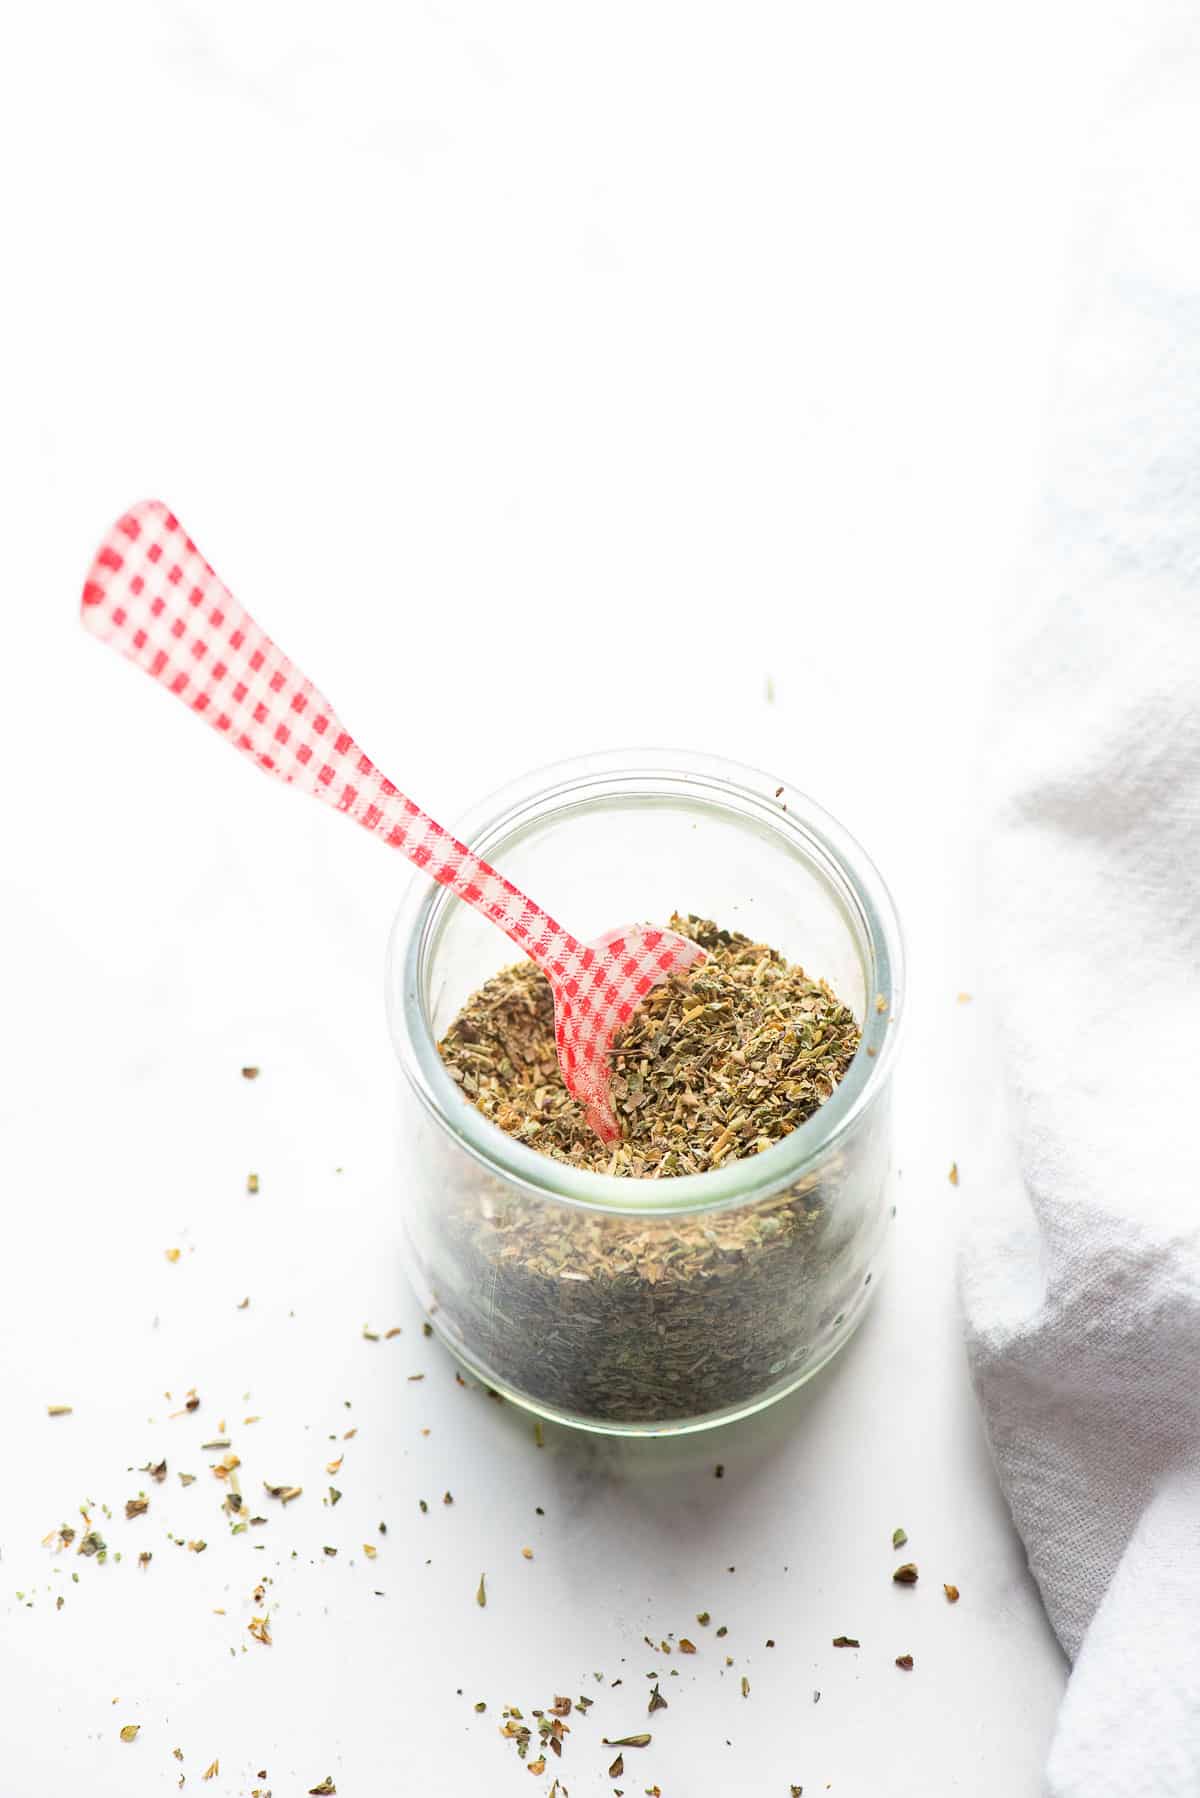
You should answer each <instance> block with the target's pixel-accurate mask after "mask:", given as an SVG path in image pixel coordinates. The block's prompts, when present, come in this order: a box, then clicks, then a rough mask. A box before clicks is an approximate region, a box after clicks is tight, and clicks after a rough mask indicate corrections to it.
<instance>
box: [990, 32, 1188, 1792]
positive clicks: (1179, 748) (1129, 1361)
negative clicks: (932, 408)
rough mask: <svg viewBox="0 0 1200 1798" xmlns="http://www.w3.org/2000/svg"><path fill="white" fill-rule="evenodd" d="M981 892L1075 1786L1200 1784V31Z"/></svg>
mask: <svg viewBox="0 0 1200 1798" xmlns="http://www.w3.org/2000/svg"><path fill="white" fill-rule="evenodd" d="M1100 148H1101V151H1102V156H1101V160H1100V163H1099V165H1098V167H1097V170H1096V181H1095V184H1094V192H1093V193H1092V195H1091V212H1090V216H1089V220H1088V225H1087V229H1086V230H1085V231H1084V233H1083V234H1082V241H1081V251H1082V258H1081V261H1080V264H1079V280H1078V283H1077V293H1076V304H1075V306H1074V308H1073V311H1072V315H1071V317H1070V319H1069V321H1068V327H1067V332H1066V348H1065V351H1064V354H1063V358H1062V369H1061V380H1060V381H1059V384H1058V393H1057V398H1056V408H1055V442H1054V447H1053V451H1052V457H1051V478H1050V480H1049V483H1048V490H1047V495H1046V504H1045V507H1044V510H1043V513H1042V518H1041V524H1040V528H1039V541H1038V545H1037V553H1036V558H1035V566H1034V578H1033V579H1032V580H1031V581H1030V582H1029V584H1028V591H1027V592H1026V594H1025V595H1024V596H1023V598H1022V599H1021V600H1020V601H1019V602H1018V604H1017V606H1016V607H1015V608H1014V615H1013V617H1012V619H1011V620H1009V621H1006V624H1005V638H1006V643H1005V651H1004V654H1005V659H1006V664H1007V666H1006V670H1005V675H1004V678H1003V680H1002V683H1001V701H1002V703H1001V706H1000V708H999V718H1000V723H999V725H998V726H997V729H996V730H995V732H994V734H993V737H992V740H991V742H990V744H989V747H988V761H989V765H990V771H991V776H992V788H993V791H992V794H991V798H990V801H989V804H988V807H987V808H986V813H985V815H986V816H987V817H988V819H989V830H988V841H987V845H986V848H985V852H984V866H985V870H986V876H985V888H984V895H985V896H984V913H985V924H986V932H987V937H986V940H987V943H988V959H989V960H990V962H991V964H992V966H991V976H990V991H991V994H992V996H993V998H994V1000H995V1007H996V1013H997V1016H998V1019H999V1025H1000V1030H999V1042H1000V1052H1001V1059H1002V1065H1003V1069H1004V1074H1005V1084H1006V1086H1007V1091H1008V1099H1009V1107H1008V1110H1009V1118H1010V1123H1011V1140H1012V1143H1013V1144H1015V1154H1012V1153H1011V1150H1010V1157H1011V1165H1010V1167H1009V1169H1008V1171H1007V1173H1005V1171H1004V1170H1003V1169H1002V1168H1001V1167H1000V1166H999V1165H997V1166H994V1167H993V1168H991V1169H990V1170H988V1173H987V1177H986V1178H984V1177H980V1178H972V1179H971V1180H970V1181H969V1182H968V1183H967V1184H965V1185H964V1188H963V1193H964V1199H968V1200H969V1202H970V1205H971V1209H970V1211H969V1213H968V1233H967V1235H968V1240H967V1245H966V1252H965V1255H964V1263H963V1299H964V1308H965V1313H966V1319H967V1332H968V1344H969V1351H970V1355H971V1361H972V1366H973V1370H974V1375H975V1379H976V1384H977V1389H978V1392H979V1396H980V1399H981V1402H982V1406H983V1411H984V1416H985V1421H986V1425H987V1429H988V1432H989V1436H990V1439H991V1443H992V1448H993V1452H994V1456H995V1460H996V1463H997V1466H998V1468H999V1472H1000V1477H1001V1479H1002V1481H1003V1484H1004V1487H1005V1490H1006V1492H1007V1495H1008V1499H1009V1502H1010V1505H1011V1507H1012V1512H1013V1516H1014V1518H1015V1520H1016V1523H1017V1527H1018V1529H1019V1530H1020V1531H1021V1534H1022V1537H1023V1539H1024V1541H1025V1544H1026V1547H1027V1550H1028V1554H1029V1562H1030V1566H1031V1568H1032V1570H1033V1573H1034V1576H1035V1578H1036V1579H1037V1581H1038V1584H1039V1587H1040V1589H1041V1592H1042V1595H1043V1597H1044V1600H1045V1603H1046V1608H1047V1611H1048V1613H1049V1616H1050V1619H1051V1622H1052V1623H1053V1625H1054V1628H1055V1630H1056V1631H1057V1633H1058V1636H1059V1638H1060V1640H1061V1642H1062V1644H1063V1647H1064V1649H1065V1650H1066V1652H1067V1654H1068V1655H1069V1656H1070V1657H1071V1659H1072V1661H1073V1663H1074V1665H1073V1671H1072V1676H1071V1682H1070V1686H1069V1689H1068V1694H1067V1698H1066V1701H1065V1703H1064V1706H1063V1710H1062V1714H1061V1717H1060V1720H1059V1724H1058V1729H1057V1732H1056V1736H1055V1741H1054V1745H1053V1749H1052V1752H1051V1756H1050V1762H1049V1767H1048V1771H1047V1789H1048V1791H1049V1792H1050V1793H1052V1794H1053V1795H1054V1798H1083V1795H1084V1794H1085V1793H1086V1794H1087V1795H1088V1798H1095V1795H1096V1794H1098V1793H1101V1792H1104V1793H1112V1794H1113V1795H1114V1798H1126V1795H1132V1794H1137V1798H1160V1795H1162V1798H1168V1795H1169V1798H1175V1795H1176V1794H1178V1795H1179V1798H1183V1794H1185V1793H1186V1794H1187V1795H1188V1798H1196V1794H1198V1793H1200V40H1198V36H1197V32H1196V28H1195V26H1194V25H1192V24H1188V23H1186V22H1185V25H1184V27H1183V31H1182V34H1181V35H1177V36H1176V37H1175V38H1174V40H1173V41H1172V42H1170V43H1167V42H1165V41H1164V42H1162V43H1161V44H1160V47H1159V49H1158V50H1157V52H1156V54H1155V55H1154V56H1153V57H1150V58H1148V59H1147V61H1146V62H1145V64H1144V65H1143V66H1142V67H1141V68H1140V69H1138V70H1137V71H1136V72H1135V73H1134V74H1133V76H1132V77H1131V79H1130V80H1129V81H1128V83H1127V84H1126V85H1125V87H1124V89H1123V92H1122V97H1121V100H1120V103H1119V105H1118V106H1117V107H1116V108H1115V110H1114V112H1113V114H1112V116H1111V117H1110V118H1109V120H1108V122H1107V124H1106V127H1105V132H1104V136H1103V141H1102V144H1101V146H1100Z"/></svg>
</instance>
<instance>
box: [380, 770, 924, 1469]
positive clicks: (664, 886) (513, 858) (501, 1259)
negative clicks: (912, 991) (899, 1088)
mask: <svg viewBox="0 0 1200 1798" xmlns="http://www.w3.org/2000/svg"><path fill="white" fill-rule="evenodd" d="M778 786H779V782H778V780H776V779H775V778H774V777H773V776H770V775H767V774H762V773H759V772H757V771H756V770H754V769H751V768H743V767H738V766H736V765H734V764H731V763H727V762H723V761H718V760H716V759H715V758H713V757H709V756H699V755H692V754H682V753H681V754H675V753H664V752H659V751H655V752H639V751H626V752H623V753H613V754H605V755H596V756H588V757H585V758H583V759H580V760H576V761H571V762H564V763H560V764H558V765H556V766H554V767H551V768H547V769H544V770H542V771H540V772H539V773H537V774H533V775H531V776H529V777H527V778H526V779H524V780H522V781H519V782H517V783H516V784H515V785H514V786H511V787H509V788H507V789H505V790H504V791H503V792H501V793H499V794H496V795H494V796H493V797H492V798H491V799H489V800H487V801H486V802H485V803H484V804H483V805H482V806H481V807H480V808H479V810H478V811H477V812H476V813H475V815H474V816H473V817H470V818H468V819H466V820H465V821H464V823H463V825H462V834H463V836H464V837H465V839H466V841H468V842H469V843H470V844H471V845H472V847H473V848H474V849H476V850H478V851H479V853H480V854H482V855H484V856H486V857H487V859H488V860H489V861H491V862H494V863H495V864H496V865H497V866H498V867H499V868H500V869H501V870H502V871H503V872H504V873H505V874H506V875H507V876H508V877H509V878H510V879H511V880H513V881H515V882H516V883H517V884H518V885H519V886H521V887H523V888H524V889H525V890H526V891H527V892H529V893H531V894H532V895H533V896H534V897H535V898H536V899H537V901H538V903H539V904H540V905H544V906H545V907H546V908H547V910H549V911H550V912H551V913H552V914H553V915H554V916H555V917H557V918H559V919H560V920H561V921H562V922H564V923H565V924H566V925H567V926H568V928H569V929H571V930H572V931H574V932H575V933H576V935H578V936H579V937H581V938H583V939H585V940H586V939H587V938H589V937H592V936H595V935H598V934H599V933H600V932H601V931H602V930H603V929H606V928H608V927H610V926H613V925H618V924H625V923H631V922H634V921H636V920H643V919H646V920H653V921H654V922H656V923H664V922H665V921H666V920H667V919H668V918H669V917H670V915H671V913H672V912H673V911H676V910H678V911H681V912H691V913H693V914H695V915H698V916H701V917H705V918H712V919H715V920H716V922H717V923H718V924H720V925H721V926H723V927H725V928H727V929H731V930H737V931H741V932H742V933H743V934H745V935H746V936H748V937H750V938H752V939H753V940H754V941H756V942H763V943H768V944H769V945H770V946H771V947H772V948H774V949H778V950H779V951H780V952H781V953H782V954H783V955H784V956H785V957H786V958H787V959H788V960H789V961H792V962H797V963H799V964H800V965H801V966H803V968H804V969H805V971H806V972H807V973H808V974H809V975H810V976H812V977H815V978H820V979H823V980H825V981H826V982H827V983H828V984H829V986H831V987H832V989H833V991H834V993H835V994H836V995H837V997H838V998H839V999H840V1000H841V1001H842V1002H843V1004H845V1005H847V1006H849V1008H850V1009H851V1010H852V1011H853V1013H854V1015H855V1017H856V1019H857V1020H858V1022H859V1025H860V1027H861V1030H862V1041H861V1044H860V1047H859V1049H858V1052H857V1054H856V1055H855V1057H854V1059H853V1061H852V1062H851V1064H850V1067H849V1068H848V1070H847V1072H846V1074H845V1076H844V1078H843V1079H842V1081H841V1083H840V1085H839V1086H838V1087H837V1088H836V1090H835V1091H834V1093H833V1095H832V1097H831V1098H829V1099H828V1100H827V1101H826V1102H825V1104H823V1105H822V1106H821V1107H820V1108H819V1109H818V1110H817V1111H816V1112H814V1113H813V1115H812V1116H811V1117H810V1118H809V1119H808V1120H807V1121H806V1122H805V1123H803V1124H801V1125H800V1126H799V1128H798V1129H796V1130H794V1131H792V1132H791V1134H790V1135H788V1136H786V1137H784V1138H782V1139H781V1140H780V1141H778V1142H775V1143H773V1144H772V1145H771V1147H770V1148H767V1149H764V1150H763V1151H762V1152H761V1153H759V1154H756V1155H753V1156H750V1157H748V1158H746V1159H743V1160H740V1161H734V1162H731V1163H728V1164H726V1165H723V1166H721V1167H720V1168H717V1169H714V1170H713V1171H712V1172H709V1173H704V1174H691V1175H686V1176H682V1177H674V1178H662V1179H631V1178H616V1177H614V1176H612V1175H608V1174H597V1173H592V1172H587V1171H584V1170H582V1169H579V1168H574V1167H571V1166H568V1165H566V1164H565V1163H563V1162H559V1161H556V1160H554V1159H552V1158H551V1157H550V1156H548V1155H542V1154H539V1153H538V1152H537V1151H536V1150H535V1149H531V1148H529V1147H527V1146H526V1145H524V1144H523V1143H519V1142H517V1141H516V1140H515V1139H514V1138H513V1137H511V1136H508V1135H506V1134H505V1132H503V1131H502V1130H500V1129H499V1128H498V1126H496V1125H495V1124H493V1123H491V1122H490V1121H489V1120H488V1119H487V1118H485V1117H484V1116H483V1115H482V1114H481V1113H480V1112H479V1111H477V1110H476V1108H475V1107H474V1106H473V1105H472V1104H471V1103H470V1102H469V1101H468V1100H467V1099H465V1098H464V1097H463V1095H462V1093H461V1092H460V1091H459V1089H458V1087H457V1086H456V1084H455V1083H454V1081H453V1080H452V1079H451V1078H450V1075H449V1073H448V1072H447V1070H446V1068H445V1066H444V1065H443V1063H442V1060H441V1057H440V1055H439V1054H438V1049H437V1044H438V1041H439V1040H440V1038H441V1037H442V1036H443V1035H444V1034H445V1032H446V1030H447V1028H448V1027H449V1025H450V1024H451V1023H452V1021H453V1019H454V1018H455V1016H456V1015H457V1013H458V1011H459V1010H460V1008H461V1007H462V1005H463V1003H464V1002H465V1000H466V999H467V998H468V997H469V996H470V994H471V993H472V992H473V991H475V989H476V988H478V987H480V986H482V985H483V983H484V981H485V980H487V979H488V978H489V977H490V976H491V975H492V974H494V973H495V972H496V971H497V970H498V969H499V968H500V967H501V966H503V965H505V964H506V963H509V962H511V961H513V960H514V959H515V957H514V953H513V950H512V948H511V947H510V946H509V945H507V944H506V943H505V942H504V940H503V938H502V937H501V935H500V933H499V932H498V931H497V930H496V928H495V926H494V925H492V924H490V923H488V921H487V920H486V919H485V918H483V917H481V916H480V915H479V914H478V913H477V912H476V911H474V910H473V909H471V908H470V907H468V906H465V905H462V904H461V903H460V902H459V901H458V900H457V899H455V898H454V897H453V896H452V895H451V894H449V893H448V892H447V891H446V889H445V888H443V887H440V886H436V885H434V884H433V883H432V882H430V881H428V880H426V879H424V878H423V877H414V880H413V883H412V885H411V887H410V890H409V892H408V895H407V897H406V901H405V903H404V905H403V906H402V907H401V910H400V912H399V914H398V916H397V918H396V922H395V925H394V927H393V930H392V936H391V942H390V945H389V951H388V964H387V998H388V1015H389V1022H390V1027H391V1033H392V1040H393V1042H394V1045H395V1049H396V1054H397V1057H398V1059H399V1062H400V1068H401V1079H400V1082H399V1088H400V1105H399V1117H398V1187H397V1190H398V1194H399V1198H400V1202H401V1204H402V1206H403V1208H404V1223H405V1237H406V1242H407V1249H408V1262H409V1273H410V1277H411V1279H412V1282H413V1285H414V1287H415V1289H416V1292H417V1295H418V1297H419V1299H420V1301H421V1303H422V1304H423V1305H424V1307H425V1308H426V1310H427V1313H428V1315H429V1317H430V1319H431V1320H432V1323H433V1326H434V1328H435V1329H436V1331H437V1332H438V1334H439V1335H440V1336H441V1338H442V1339H443V1341H444V1342H445V1343H446V1344H447V1345H448V1347H449V1348H450V1349H452V1350H453V1352H454V1353H455V1354H456V1355H457V1356H458V1358H459V1359H460V1360H461V1361H462V1362H463V1363H464V1365H465V1366H466V1367H468V1368H469V1369H470V1370H471V1371H472V1372H473V1373H474V1374H476V1375H477V1376H478V1377H479V1378H480V1379H481V1380H483V1381H484V1382H485V1383H486V1384H487V1385H489V1386H492V1387H494V1388H495V1389H496V1390H498V1391H499V1392H502V1393H503V1394H504V1395H505V1396H506V1397H508V1398H510V1399H512V1400H514V1401H515V1402H516V1403H518V1404H521V1405H524V1406H526V1407H528V1408H529V1409H530V1410H532V1411H536V1412H539V1413H541V1414H542V1415H543V1416H546V1417H552V1418H555V1419H556V1420H557V1421H559V1422H560V1423H567V1424H572V1425H576V1426H579V1427H582V1428H585V1429H591V1430H600V1431H606V1432H609V1433H613V1434H625V1435H660V1434H670V1433H673V1432H681V1431H685V1430H695V1429H702V1428H705V1427H707V1426H708V1425H711V1424H716V1423H720V1422H724V1421H726V1420H728V1419H731V1418H734V1417H741V1416H745V1415H746V1414H748V1413H749V1412H752V1411H755V1410H757V1409H759V1408H760V1407H761V1406H763V1405H766V1404H769V1403H770V1402H771V1401H772V1400H774V1399H777V1398H780V1397H782V1396H783V1394H784V1393H786V1392H790V1391H791V1390H792V1388H793V1387H795V1386H797V1385H799V1384H800V1383H801V1382H802V1381H803V1380H806V1379H808V1378H810V1377H811V1375H812V1374H814V1373H816V1371H817V1370H818V1368H820V1367H822V1366H823V1365H824V1364H825V1362H827V1361H828V1360H829V1359H830V1357H831V1356H833V1355H835V1354H836V1353H837V1351H838V1349H839V1348H841V1347H842V1345H843V1344H844V1343H845V1342H846V1341H847V1339H848V1338H849V1336H850V1335H851V1333H852V1332H853V1330H854V1328H855V1326H856V1325H857V1323H858V1322H859V1320H860V1318H861V1317H862V1314H863V1310H864V1308H865V1306H866V1304H867V1302H868V1299H869V1297H870V1295H871V1290H872V1282H873V1279H874V1276H875V1275H876V1273H877V1272H878V1269H879V1264H880V1256H881V1252H882V1249H883V1246H884V1240H885V1237H886V1234H887V1227H888V1224H889V1221H890V1218H891V1215H892V1212H893V1209H894V1208H893V1205H892V1202H891V1162H892V1127H891V1116H890V1109H891V1074H892V1067H893V1057H894V1052H895V1047H896V1037H897V1027H898V1023H899V1017H900V1013H901V1009H902V1005H901V1001H902V979H903V968H902V946H901V939H900V931H899V925H898V922H897V918H896V913H895V909H894V907H893V904H892V901H891V898H890V896H889V894H888V891H887V888H886V887H885V886H884V883H883V881H882V879H881V878H880V876H879V874H878V873H877V871H876V869H875V868H874V866H873V865H872V863H871V862H870V861H869V860H868V858H867V856H866V855H865V854H864V852H863V850H862V849H861V848H860V847H859V845H858V844H857V843H856V842H855V841H854V840H853V838H852V837H850V836H849V835H848V834H847V832H846V831H844V830H843V829H842V828H841V826H840V825H838V824H837V823H836V822H835V821H834V820H833V819H832V818H831V817H829V816H828V814H827V813H825V812H823V811H822V810H821V809H820V808H819V807H818V806H816V805H814V804H813V803H812V801H811V800H809V799H806V798H804V797H803V796H802V795H800V794H798V793H795V792H793V791H792V789H791V788H790V787H789V788H785V789H784V791H783V792H782V793H780V794H778V795H777V791H776V789H777V788H778Z"/></svg>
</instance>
